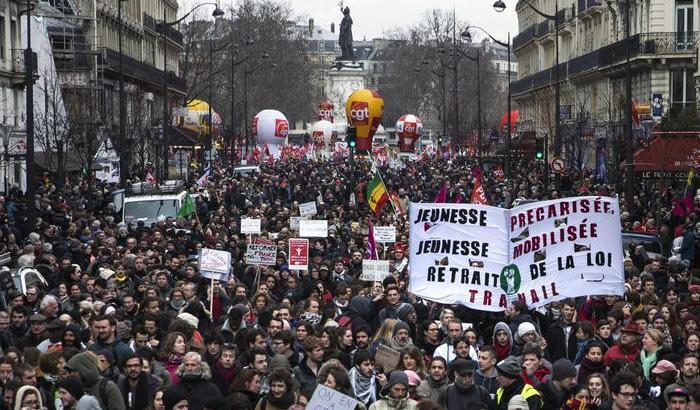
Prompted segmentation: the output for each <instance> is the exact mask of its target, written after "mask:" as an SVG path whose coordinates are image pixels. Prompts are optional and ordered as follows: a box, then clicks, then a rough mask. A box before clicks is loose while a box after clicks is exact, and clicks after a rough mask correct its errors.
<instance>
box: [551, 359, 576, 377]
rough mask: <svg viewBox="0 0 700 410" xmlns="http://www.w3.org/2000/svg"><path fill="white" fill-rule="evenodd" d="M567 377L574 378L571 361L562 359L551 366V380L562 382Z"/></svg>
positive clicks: (573, 368)
mask: <svg viewBox="0 0 700 410" xmlns="http://www.w3.org/2000/svg"><path fill="white" fill-rule="evenodd" d="M568 377H576V366H574V364H573V363H571V360H569V359H566V358H562V359H559V360H557V361H556V362H554V364H553V365H552V380H556V381H559V380H564V379H566V378H568Z"/></svg>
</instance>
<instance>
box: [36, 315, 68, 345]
mask: <svg viewBox="0 0 700 410" xmlns="http://www.w3.org/2000/svg"><path fill="white" fill-rule="evenodd" d="M65 328H66V323H65V322H64V321H62V320H61V319H54V320H52V321H51V322H50V323H49V324H48V325H47V326H46V331H47V332H48V334H49V337H48V338H47V339H46V340H44V341H42V342H41V343H39V344H38V345H37V346H36V348H37V349H39V351H40V352H41V353H46V352H48V351H50V350H53V349H58V350H61V346H62V344H61V341H62V340H63V330H64V329H65Z"/></svg>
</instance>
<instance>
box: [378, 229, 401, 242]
mask: <svg viewBox="0 0 700 410" xmlns="http://www.w3.org/2000/svg"><path fill="white" fill-rule="evenodd" d="M374 240H375V241H377V242H379V243H394V242H396V227H394V226H375V227H374Z"/></svg>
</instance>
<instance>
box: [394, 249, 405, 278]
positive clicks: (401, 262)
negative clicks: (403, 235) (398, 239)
mask: <svg viewBox="0 0 700 410" xmlns="http://www.w3.org/2000/svg"><path fill="white" fill-rule="evenodd" d="M394 260H395V261H396V264H395V265H394V266H395V268H396V273H397V274H398V275H399V276H401V275H404V274H405V273H406V269H407V268H408V258H407V257H406V254H405V252H404V248H403V245H401V244H400V243H397V244H395V245H394Z"/></svg>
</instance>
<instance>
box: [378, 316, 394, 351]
mask: <svg viewBox="0 0 700 410" xmlns="http://www.w3.org/2000/svg"><path fill="white" fill-rule="evenodd" d="M396 323H398V320H396V319H386V320H385V321H384V322H382V325H381V326H379V329H377V333H375V334H374V338H373V339H372V344H373V345H376V344H379V343H381V344H387V343H389V341H390V340H391V338H392V337H393V336H394V326H396Z"/></svg>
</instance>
